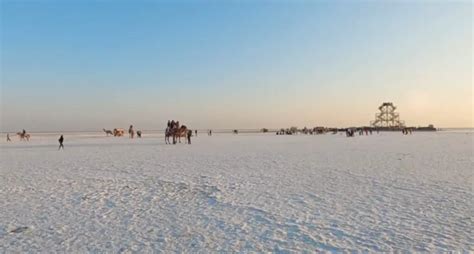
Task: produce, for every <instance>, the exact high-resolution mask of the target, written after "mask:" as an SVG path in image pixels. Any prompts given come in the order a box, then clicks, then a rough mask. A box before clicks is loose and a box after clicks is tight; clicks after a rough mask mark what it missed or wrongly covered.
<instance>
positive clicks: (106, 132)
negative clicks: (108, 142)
mask: <svg viewBox="0 0 474 254" xmlns="http://www.w3.org/2000/svg"><path fill="white" fill-rule="evenodd" d="M102 130H103V131H104V132H105V134H107V137H108V136H109V135H114V133H113V132H112V131H111V130H106V129H102Z"/></svg>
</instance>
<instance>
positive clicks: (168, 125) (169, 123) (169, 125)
mask: <svg viewBox="0 0 474 254" xmlns="http://www.w3.org/2000/svg"><path fill="white" fill-rule="evenodd" d="M166 127H168V128H169V127H171V122H170V120H168V124H167V125H166Z"/></svg>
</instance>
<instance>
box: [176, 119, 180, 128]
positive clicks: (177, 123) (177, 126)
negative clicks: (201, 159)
mask: <svg viewBox="0 0 474 254" xmlns="http://www.w3.org/2000/svg"><path fill="white" fill-rule="evenodd" d="M179 127H181V126H179V121H177V122H176V129H179Z"/></svg>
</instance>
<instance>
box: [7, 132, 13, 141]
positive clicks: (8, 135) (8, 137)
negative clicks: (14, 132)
mask: <svg viewBox="0 0 474 254" xmlns="http://www.w3.org/2000/svg"><path fill="white" fill-rule="evenodd" d="M7 142H12V140H11V139H10V133H7Z"/></svg>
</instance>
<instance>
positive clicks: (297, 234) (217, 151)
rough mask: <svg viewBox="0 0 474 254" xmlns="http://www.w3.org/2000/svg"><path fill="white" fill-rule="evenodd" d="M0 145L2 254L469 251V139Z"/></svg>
mask: <svg viewBox="0 0 474 254" xmlns="http://www.w3.org/2000/svg"><path fill="white" fill-rule="evenodd" d="M58 136H59V135H43V136H38V135H36V136H35V134H34V135H33V138H32V140H31V141H30V142H29V143H26V142H19V141H18V138H17V137H13V140H14V142H13V143H10V144H7V143H6V142H5V140H2V141H1V142H0V153H1V154H0V159H1V161H0V211H1V212H0V252H2V253H3V252H23V251H31V252H69V253H71V252H104V251H106V252H115V253H117V252H119V253H120V252H139V253H144V252H145V253H147V252H152V251H163V252H169V251H178V252H181V251H186V252H215V251H223V252H231V251H243V252H250V251H275V252H286V251H304V250H307V251H310V252H312V251H316V250H321V251H334V252H339V251H348V250H363V251H376V252H379V251H427V252H435V251H474V247H473V245H474V239H473V235H474V234H473V232H472V229H473V222H472V216H473V211H474V209H473V192H472V186H473V170H472V168H473V163H474V160H473V134H472V132H471V133H462V132H461V133H449V132H437V133H414V134H413V135H408V136H403V135H402V134H401V133H380V134H378V135H377V134H374V135H372V136H357V137H354V138H346V137H345V136H344V135H340V134H338V135H331V134H327V135H318V136H304V135H298V136H276V135H274V134H245V135H244V134H239V135H232V134H215V135H214V136H212V137H208V136H207V135H204V134H200V135H199V136H198V137H196V138H193V144H192V145H185V144H178V145H165V144H164V140H163V137H161V136H157V135H155V136H146V133H145V138H143V139H134V140H130V139H128V138H113V137H108V138H106V137H103V136H102V135H100V136H99V135H84V134H83V135H79V134H66V135H65V140H66V141H65V147H66V149H65V150H64V151H60V152H58V151H57V138H58Z"/></svg>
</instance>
